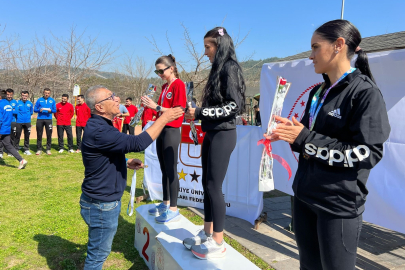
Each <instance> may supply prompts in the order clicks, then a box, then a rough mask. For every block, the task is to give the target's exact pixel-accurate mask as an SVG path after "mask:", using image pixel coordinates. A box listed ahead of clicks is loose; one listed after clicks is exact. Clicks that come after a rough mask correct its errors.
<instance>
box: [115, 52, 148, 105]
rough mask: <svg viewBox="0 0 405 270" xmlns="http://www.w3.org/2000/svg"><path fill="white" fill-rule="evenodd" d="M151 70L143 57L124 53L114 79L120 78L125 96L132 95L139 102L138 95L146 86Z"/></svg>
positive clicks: (139, 95)
mask: <svg viewBox="0 0 405 270" xmlns="http://www.w3.org/2000/svg"><path fill="white" fill-rule="evenodd" d="M151 72H152V66H151V65H149V66H148V65H147V64H146V62H145V60H144V59H143V58H141V57H135V58H134V57H133V56H130V55H126V57H125V59H124V62H123V63H121V65H120V69H119V70H118V71H117V72H116V74H117V76H116V79H118V80H120V82H121V84H122V86H123V87H124V89H125V96H129V95H133V96H134V99H135V100H136V102H140V97H141V96H142V94H143V93H144V92H145V90H146V88H147V86H148V83H149V79H148V78H149V76H150V74H151Z"/></svg>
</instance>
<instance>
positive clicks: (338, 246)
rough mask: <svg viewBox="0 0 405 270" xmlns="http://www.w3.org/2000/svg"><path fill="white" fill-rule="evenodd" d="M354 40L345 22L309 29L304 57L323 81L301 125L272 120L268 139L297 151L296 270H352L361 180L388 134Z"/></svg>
mask: <svg viewBox="0 0 405 270" xmlns="http://www.w3.org/2000/svg"><path fill="white" fill-rule="evenodd" d="M360 42H361V35H360V32H359V30H357V28H356V27H355V26H354V25H353V24H351V23H350V22H348V21H346V20H335V21H330V22H327V23H325V24H323V25H322V26H320V27H319V28H318V29H317V30H315V32H314V34H313V36H312V39H311V48H312V53H311V56H310V57H309V58H310V59H311V60H312V61H313V63H314V68H315V72H316V73H318V74H322V75H323V77H324V80H325V82H324V83H323V84H322V85H321V86H318V87H315V88H314V89H313V90H312V91H311V92H310V94H309V98H308V102H307V107H306V110H305V114H304V116H303V118H302V120H301V123H300V122H298V121H297V119H295V118H294V117H293V118H292V121H290V120H288V119H286V118H281V117H276V120H277V121H279V124H278V125H277V128H276V129H275V131H274V132H273V134H271V135H270V136H268V137H267V139H270V140H271V141H272V142H275V141H278V140H283V141H286V142H288V143H290V145H291V147H292V149H293V150H294V151H295V152H298V153H300V157H299V163H298V170H297V173H296V175H295V179H294V183H293V190H294V211H293V218H294V231H295V238H296V241H297V245H298V250H299V256H300V265H301V268H300V269H303V270H304V269H311V270H316V269H328V270H332V269H342V270H343V269H344V270H351V269H355V264H356V252H357V246H358V242H359V236H360V231H361V227H362V213H363V212H364V204H365V201H366V196H367V194H368V190H367V188H366V183H367V179H368V176H369V174H370V170H371V169H372V168H373V167H374V166H375V165H376V164H377V163H378V162H379V161H380V160H381V158H382V156H383V143H384V142H385V141H386V140H387V139H388V136H389V133H390V125H389V122H388V115H387V109H386V107H385V102H384V99H383V96H382V94H381V92H380V90H379V89H378V87H377V85H376V84H375V81H374V78H373V75H372V74H371V70H370V67H369V65H368V59H367V55H366V53H365V52H364V51H363V50H362V49H361V48H360V47H359V45H360ZM355 54H356V55H357V60H356V63H355V67H351V65H350V60H351V59H352V57H353V56H354V55H355Z"/></svg>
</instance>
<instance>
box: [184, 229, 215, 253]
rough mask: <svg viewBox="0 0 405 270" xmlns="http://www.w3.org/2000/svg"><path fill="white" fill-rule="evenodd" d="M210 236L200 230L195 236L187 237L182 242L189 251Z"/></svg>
mask: <svg viewBox="0 0 405 270" xmlns="http://www.w3.org/2000/svg"><path fill="white" fill-rule="evenodd" d="M211 236H212V234H210V235H207V234H206V233H205V231H204V229H201V230H200V231H199V232H198V234H197V235H196V236H193V237H189V238H186V239H184V240H183V245H184V246H185V247H186V248H187V249H190V248H191V247H192V246H195V245H201V244H202V243H204V242H205V241H207V239H208V237H211Z"/></svg>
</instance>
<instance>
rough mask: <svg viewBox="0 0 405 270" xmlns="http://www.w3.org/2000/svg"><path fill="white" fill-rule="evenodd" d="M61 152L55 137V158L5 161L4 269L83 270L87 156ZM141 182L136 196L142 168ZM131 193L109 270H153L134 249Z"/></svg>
mask: <svg viewBox="0 0 405 270" xmlns="http://www.w3.org/2000/svg"><path fill="white" fill-rule="evenodd" d="M43 144H44V145H45V139H44V140H43ZM35 145H36V140H31V141H30V146H31V151H32V152H33V153H34V152H35V151H36V149H35V148H36V147H35ZM57 150H58V146H57V139H53V140H52V150H51V151H52V153H53V154H52V155H50V156H48V155H45V154H42V155H41V156H35V155H31V156H25V155H24V158H25V159H27V161H28V165H27V168H26V169H24V170H17V166H18V162H17V160H16V159H14V158H13V157H8V156H5V158H4V159H3V160H1V159H0V194H1V199H0V239H1V241H0V269H13V270H17V269H55V270H57V269H66V270H73V269H83V264H84V260H85V258H86V243H87V226H86V224H85V223H84V221H83V220H82V218H81V216H80V206H79V197H80V194H81V184H82V181H83V172H84V167H83V163H82V159H81V154H76V153H74V154H70V153H67V152H64V153H62V154H59V153H57ZM127 157H128V158H138V159H141V160H143V158H144V155H143V154H140V153H131V154H128V155H127ZM131 177H132V171H128V185H130V183H131ZM137 178H138V181H137V190H136V196H140V195H142V189H141V182H142V181H139V179H143V171H142V170H139V171H138V173H137ZM129 191H130V186H127V188H126V191H125V192H124V195H123V197H122V208H121V215H120V217H119V225H118V230H117V234H116V236H115V238H114V242H113V246H112V252H111V254H110V256H109V257H108V259H107V261H106V262H105V264H104V269H111V270H112V269H139V270H143V269H147V267H146V265H145V263H144V262H143V259H142V258H141V257H140V256H139V255H138V252H137V251H136V249H135V248H134V242H133V239H134V231H135V229H134V226H135V225H134V224H135V213H134V215H133V216H132V217H129V216H127V215H126V208H127V204H128V201H129ZM143 204H145V203H142V202H141V204H140V205H143ZM137 206H139V205H135V207H137ZM180 211H181V213H182V214H183V215H184V216H185V217H187V218H188V219H189V220H190V221H192V222H193V223H195V224H199V225H201V224H203V220H202V219H201V218H200V217H199V216H197V215H195V214H194V213H193V212H191V211H189V210H188V209H187V208H182V209H181V210H180ZM225 241H226V242H227V243H228V244H230V245H232V246H233V247H234V248H235V249H236V250H238V251H239V252H240V253H242V254H243V255H244V256H245V257H247V258H248V259H249V260H251V261H252V262H253V263H255V264H256V265H257V266H258V267H259V268H261V269H271V268H270V267H269V266H268V265H267V264H266V263H264V262H263V261H262V260H261V259H260V258H258V257H256V256H255V255H253V254H252V253H250V252H249V251H248V250H246V249H245V248H243V247H242V246H241V245H240V244H238V243H237V242H236V241H235V240H233V239H231V238H229V237H225Z"/></svg>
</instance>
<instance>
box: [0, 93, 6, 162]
mask: <svg viewBox="0 0 405 270" xmlns="http://www.w3.org/2000/svg"><path fill="white" fill-rule="evenodd" d="M2 99H6V90H0V102H1V100H2ZM0 158H3V142H2V141H1V140H0Z"/></svg>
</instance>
